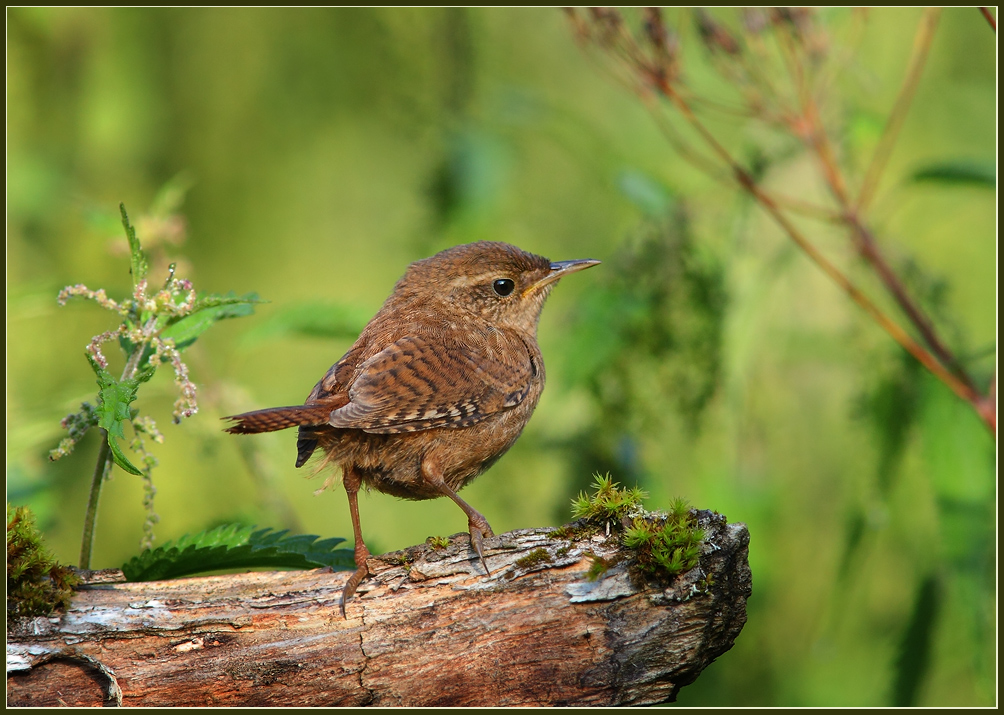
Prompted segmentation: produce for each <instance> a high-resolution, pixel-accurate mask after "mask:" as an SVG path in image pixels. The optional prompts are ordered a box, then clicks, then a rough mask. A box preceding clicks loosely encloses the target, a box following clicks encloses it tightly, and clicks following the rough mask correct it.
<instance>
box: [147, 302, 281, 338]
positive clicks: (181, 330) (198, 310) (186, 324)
mask: <svg viewBox="0 0 1004 715" xmlns="http://www.w3.org/2000/svg"><path fill="white" fill-rule="evenodd" d="M261 302H262V301H261V300H259V299H258V295H257V294H255V293H248V294H247V295H245V296H241V297H237V296H235V295H233V294H230V295H226V296H218V295H210V296H205V297H203V298H200V299H199V300H198V301H196V303H195V312H193V313H191V314H189V315H186V316H185V317H183V318H181V319H180V320H177V321H175V322H174V323H171V324H170V325H168V326H167V327H166V328H164V330H162V331H161V333H160V337H161V338H171V339H173V340H174V347H176V348H177V349H178V350H183V349H184V348H187V347H188V346H189V345H191V344H192V343H194V342H195V341H196V339H197V338H198V337H199V336H200V335H202V334H203V333H204V332H206V330H208V329H209V327H210V326H211V325H212V324H213V323H215V322H216V321H218V320H223V319H225V318H240V317H242V316H245V315H251V314H253V313H254V305H255V303H261Z"/></svg>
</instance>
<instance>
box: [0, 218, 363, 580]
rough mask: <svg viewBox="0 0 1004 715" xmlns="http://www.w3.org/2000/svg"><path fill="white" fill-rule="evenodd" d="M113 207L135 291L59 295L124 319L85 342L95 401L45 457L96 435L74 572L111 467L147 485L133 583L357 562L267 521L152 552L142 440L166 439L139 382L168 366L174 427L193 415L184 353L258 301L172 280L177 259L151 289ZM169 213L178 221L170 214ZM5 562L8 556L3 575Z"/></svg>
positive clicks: (84, 562) (129, 569)
mask: <svg viewBox="0 0 1004 715" xmlns="http://www.w3.org/2000/svg"><path fill="white" fill-rule="evenodd" d="M171 205H172V206H173V204H171ZM168 208H170V207H168ZM119 209H120V212H121V215H122V226H123V228H124V229H125V234H126V239H127V241H128V249H129V258H130V272H131V274H132V293H131V295H129V296H128V297H127V298H126V299H124V300H118V301H117V300H113V299H112V298H110V297H109V296H108V294H107V293H106V292H105V290H103V289H100V290H91V289H90V288H88V287H87V286H85V285H74V286H68V287H66V288H64V289H63V290H61V291H60V292H59V303H60V305H65V304H66V302H67V301H68V300H69V299H70V298H72V297H81V298H85V299H88V300H93V301H94V302H95V303H97V304H98V305H100V306H101V307H102V308H105V309H106V310H110V311H112V312H114V313H116V314H117V315H118V316H119V317H120V318H121V322H120V323H119V325H118V327H116V328H114V329H112V330H108V331H105V332H103V333H101V334H100V335H96V336H94V337H93V338H92V339H91V341H90V342H89V343H88V344H87V347H86V349H85V356H86V357H87V362H88V364H89V365H90V366H91V370H93V371H94V374H95V376H96V377H97V382H98V394H97V399H96V401H95V403H94V404H92V403H90V402H85V403H83V404H82V405H81V406H80V410H79V411H77V412H74V413H73V414H70V415H67V416H66V417H65V418H64V419H63V421H62V423H61V424H62V426H63V428H65V429H66V430H67V432H68V435H67V437H65V438H64V439H63V440H62V441H61V442H60V443H59V445H58V446H57V447H56V448H55V449H53V450H52V451H51V452H50V453H49V458H50V459H52V460H57V459H61V458H62V457H65V456H67V455H68V454H70V453H71V452H72V451H73V449H74V447H76V445H77V444H78V443H79V442H80V440H81V439H82V438H83V436H84V435H85V434H86V433H87V431H88V430H90V429H92V428H98V429H99V430H100V431H101V436H102V440H101V448H100V450H99V452H98V459H97V463H96V464H95V466H94V475H93V477H92V479H91V489H90V494H89V498H88V501H87V511H86V514H85V518H84V535H83V539H82V542H81V546H80V568H81V569H89V568H90V562H91V552H92V550H93V544H94V527H95V523H96V518H97V510H98V501H99V497H100V495H101V486H102V484H103V483H104V482H105V481H106V480H107V479H108V478H109V476H110V475H111V471H112V465H117V466H118V467H119V468H120V469H122V470H124V471H126V472H128V473H130V474H134V475H136V476H138V477H140V478H141V479H142V480H143V484H144V491H145V496H144V499H143V505H144V507H145V509H146V520H145V522H144V525H143V539H142V542H141V544H140V548H141V550H142V553H140V554H139V555H138V556H136V557H134V558H132V559H131V560H130V561H128V562H127V563H126V564H123V566H122V569H123V572H124V573H125V576H126V577H127V578H128V579H129V580H133V581H149V580H153V579H162V578H176V577H178V576H185V575H188V574H193V573H200V572H205V571H210V570H223V569H238V568H249V567H251V568H253V567H280V568H301V569H302V568H318V567H322V566H328V567H331V568H333V569H338V570H344V569H351V568H354V567H355V563H354V560H353V555H352V551H351V550H349V549H338V548H335V547H336V546H338V544H340V543H341V542H343V541H344V539H341V538H337V537H336V538H329V539H323V540H320V541H318V537H317V536H314V535H311V534H300V535H290V536H287V531H285V530H283V531H277V532H276V531H273V530H272V529H271V528H269V527H265V528H259V527H256V526H249V525H242V524H224V525H221V526H217V527H216V528H213V529H210V530H208V531H202V532H199V533H197V534H194V535H188V534H186V535H185V536H183V537H181V538H180V539H178V540H177V541H175V542H168V543H166V544H164V545H163V546H160V547H158V548H156V549H154V548H152V545H153V540H154V534H153V527H154V525H155V524H156V523H157V522H158V521H159V517H158V516H157V513H156V512H155V511H154V508H153V501H154V496H155V495H156V493H157V490H156V488H155V487H154V484H153V469H154V468H155V467H156V466H157V464H158V462H157V458H156V457H155V456H154V455H153V454H152V453H151V452H150V451H149V449H147V441H148V440H152V441H153V442H157V443H162V442H163V441H164V437H163V435H162V434H161V433H160V431H159V430H158V429H157V425H156V423H155V422H154V420H153V419H152V418H151V417H149V416H148V415H143V414H141V413H140V411H139V409H138V408H136V407H134V406H133V403H134V402H135V401H136V398H137V394H138V392H139V389H140V386H141V385H143V384H144V383H146V382H148V381H149V380H150V378H152V377H153V376H154V374H155V373H156V372H157V368H158V367H160V366H161V365H165V364H167V365H170V366H171V369H172V371H173V373H174V384H175V386H176V387H177V390H178V398H177V400H176V401H175V403H174V412H173V418H174V422H175V423H176V424H178V423H180V422H181V421H182V420H183V419H185V418H187V417H191V416H193V415H194V414H196V413H197V412H198V410H199V407H198V402H197V400H196V398H197V389H196V386H195V383H194V382H192V380H191V378H190V377H189V372H188V366H187V365H185V363H184V361H183V360H182V358H181V356H182V353H183V352H184V350H185V349H187V348H188V347H190V346H191V345H192V344H193V343H194V342H195V341H196V340H197V339H198V337H199V336H200V335H202V333H204V332H205V331H206V330H208V329H209V327H210V326H212V325H213V324H214V323H216V322H217V321H219V320H223V319H225V318H237V317H240V316H244V315H250V314H252V313H253V312H254V305H255V304H256V303H259V302H261V301H260V300H259V299H258V296H257V295H256V294H254V293H249V294H247V295H243V296H238V295H236V294H234V293H232V292H231V293H228V294H226V295H214V294H205V293H203V294H198V293H196V291H195V289H194V288H193V287H192V284H191V282H190V281H188V280H184V279H179V278H176V277H175V269H176V264H173V263H172V264H171V265H170V266H169V267H168V271H167V273H168V275H167V279H166V280H165V281H164V283H163V284H162V285H160V286H156V287H155V286H152V285H151V284H150V282H149V280H148V275H149V272H150V266H149V263H148V261H147V257H146V255H145V253H144V252H143V249H142V247H141V245H140V242H139V238H138V237H137V236H136V230H135V228H134V227H133V226H132V224H131V223H130V222H129V216H128V215H127V213H126V210H125V206H122V205H120V206H119ZM160 218H164V217H160ZM167 218H168V219H170V218H180V217H175V216H173V215H172V216H167ZM111 343H117V344H118V346H119V348H120V349H121V350H122V352H123V354H124V358H125V367H124V368H123V369H122V373H121V374H120V375H119V377H115V375H113V374H112V373H111V372H109V370H108V364H109V361H108V357H107V356H106V355H105V353H104V350H105V349H106V346H107V345H108V344H111ZM127 425H128V426H129V432H130V436H129V437H128V439H129V441H128V444H127V446H128V449H129V450H130V451H131V452H132V453H133V454H135V455H136V457H134V458H133V459H135V462H138V465H137V464H136V463H134V461H133V459H130V457H129V456H127V454H126V450H125V449H123V446H122V442H124V441H125V440H126V439H127V433H126V426H127ZM8 521H9V520H8ZM8 532H10V528H9V527H8ZM8 540H9V537H8ZM8 551H9V549H8ZM9 562H10V559H9V558H8V571H10V566H9Z"/></svg>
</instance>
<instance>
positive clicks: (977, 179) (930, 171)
mask: <svg viewBox="0 0 1004 715" xmlns="http://www.w3.org/2000/svg"><path fill="white" fill-rule="evenodd" d="M910 178H911V179H912V180H913V181H937V182H940V183H945V184H973V185H976V186H983V187H986V188H988V189H993V188H995V187H996V186H997V165H996V164H995V163H994V162H993V161H981V160H978V159H952V160H949V161H941V162H936V163H934V164H928V165H927V166H923V167H921V168H919V169H917V170H916V171H914V172H913V175H912V176H911V177H910Z"/></svg>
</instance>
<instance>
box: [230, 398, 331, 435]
mask: <svg viewBox="0 0 1004 715" xmlns="http://www.w3.org/2000/svg"><path fill="white" fill-rule="evenodd" d="M332 409H334V408H333V407H332V405H330V404H324V405H296V406H293V407H269V408H268V409H265V410H255V411H254V412H245V413H244V414H242V415H232V416H230V417H224V418H223V419H225V420H233V422H234V424H232V425H230V426H229V427H227V429H226V431H227V432H229V433H230V434H258V433H259V432H275V431H277V430H281V429H288V428H289V427H310V426H316V425H323V424H326V423H327V422H328V420H329V419H331V410H332Z"/></svg>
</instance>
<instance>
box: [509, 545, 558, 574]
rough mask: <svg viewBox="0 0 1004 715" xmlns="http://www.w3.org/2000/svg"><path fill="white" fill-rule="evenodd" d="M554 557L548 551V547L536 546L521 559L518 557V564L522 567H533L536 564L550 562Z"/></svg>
mask: <svg viewBox="0 0 1004 715" xmlns="http://www.w3.org/2000/svg"><path fill="white" fill-rule="evenodd" d="M553 560H554V559H553V558H551V555H550V554H549V553H547V549H544V548H536V549H534V550H533V551H531V552H530V553H528V554H527V555H526V556H524V557H523V558H521V559H516V565H517V566H519V567H520V568H521V569H532V568H533V567H534V566H540V565H541V564H546V563H550V562H551V561H553Z"/></svg>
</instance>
